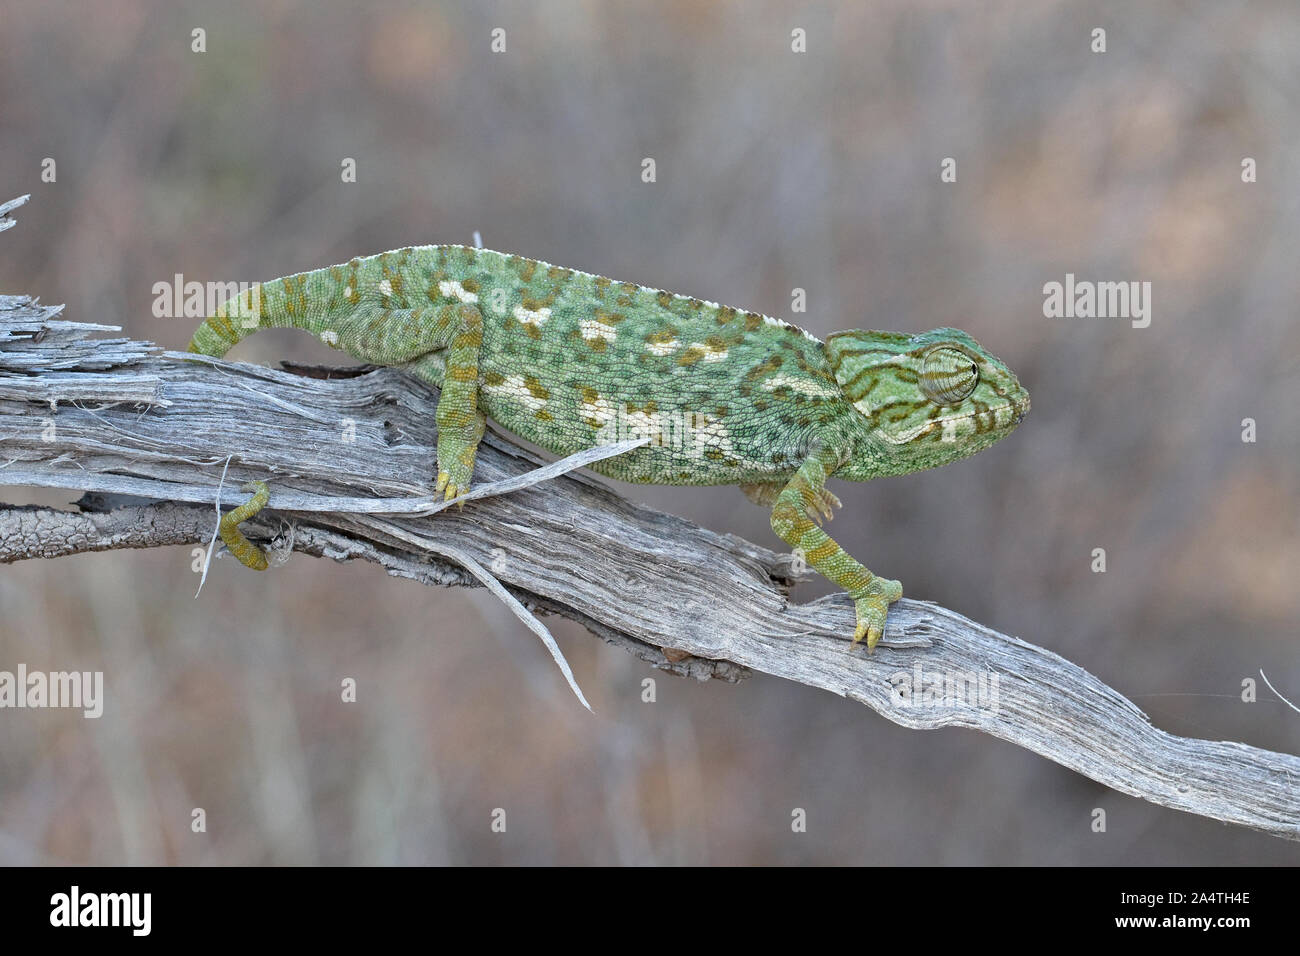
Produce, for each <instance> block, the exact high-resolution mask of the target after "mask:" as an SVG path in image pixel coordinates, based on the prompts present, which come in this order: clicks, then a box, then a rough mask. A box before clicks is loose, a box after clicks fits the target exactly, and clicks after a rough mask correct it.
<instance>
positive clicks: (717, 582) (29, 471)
mask: <svg viewBox="0 0 1300 956" xmlns="http://www.w3.org/2000/svg"><path fill="white" fill-rule="evenodd" d="M59 311H60V310H59V309H58V308H50V307H45V306H41V305H38V304H37V303H34V302H32V301H31V300H30V299H27V298H25V297H2V296H0V484H7V485H24V486H40V487H46V488H62V489H69V490H76V491H81V492H85V493H87V494H86V496H85V497H83V498H82V500H81V502H79V505H80V508H79V510H69V511H61V510H57V509H49V508H33V507H4V506H0V561H6V562H8V561H16V560H20V559H23V558H33V557H43V558H52V557H58V556H60V555H64V554H73V553H78V552H85V551H100V550H111V549H115V548H132V547H134V548H142V547H156V546H160V545H184V544H195V543H198V544H206V543H207V541H208V539H209V538H210V536H211V533H212V528H213V525H214V523H215V512H214V508H213V504H214V501H215V498H216V490H217V484H218V478H219V476H220V474H221V470H222V467H223V465H224V464H225V461H226V458H227V456H229V455H231V454H232V453H233V454H234V456H235V457H234V459H233V461H232V462H231V464H230V469H229V474H228V475H227V478H226V483H225V488H224V491H223V494H222V501H223V504H224V505H227V506H229V505H233V504H235V503H237V502H239V501H242V500H243V498H244V497H245V495H244V494H243V493H241V492H239V491H238V487H239V485H240V484H242V483H243V482H244V481H246V480H249V479H253V478H262V479H265V480H267V481H269V482H270V483H271V487H272V498H271V503H270V507H269V510H268V511H267V512H264V513H263V515H262V516H259V518H258V519H257V520H255V521H254V522H251V523H250V525H251V526H246V527H248V528H249V532H250V535H253V536H255V537H257V536H259V535H260V539H261V541H262V543H263V544H267V543H268V542H269V543H270V544H271V546H272V549H273V550H275V549H276V548H279V549H280V550H282V551H287V550H294V551H300V552H303V553H305V554H310V555H315V556H318V557H328V558H333V559H334V560H338V561H348V560H355V559H364V560H368V561H373V562H375V563H377V564H379V565H381V566H383V567H384V568H385V569H386V570H387V571H388V572H389V573H390V574H393V575H397V576H401V577H406V578H410V579H412V580H415V581H419V582H422V583H425V584H461V585H463V584H473V583H475V582H474V581H473V579H472V578H471V577H470V576H469V575H468V574H466V573H465V572H464V571H463V570H462V569H460V568H458V567H456V566H455V565H453V564H450V563H448V562H446V561H442V560H440V559H438V558H437V557H435V556H432V555H431V554H430V552H429V551H426V550H424V549H423V548H421V547H420V546H418V545H417V544H416V542H425V543H427V545H428V547H429V548H430V549H433V550H437V549H438V548H447V549H454V550H456V551H458V552H460V553H463V554H466V555H469V556H470V557H472V558H473V559H474V560H476V561H477V562H479V563H481V564H483V565H484V566H486V567H489V568H491V569H492V571H493V573H494V574H496V575H497V576H498V578H499V579H500V580H501V581H502V583H504V584H505V586H506V587H507V588H508V589H509V590H510V591H511V593H513V594H514V595H515V596H516V597H518V598H519V599H520V600H521V601H522V602H523V603H524V604H525V605H527V606H529V607H531V608H534V609H538V610H541V611H547V612H552V613H558V614H562V615H564V616H566V617H569V618H571V619H573V620H575V621H579V622H581V623H582V624H583V625H585V626H586V627H587V628H588V629H589V630H591V631H592V632H593V633H594V634H596V635H597V636H599V637H601V638H603V639H605V640H606V641H609V642H611V643H613V644H616V645H618V646H619V647H622V648H624V649H625V650H628V651H629V652H631V653H633V654H635V655H636V656H638V657H639V658H641V659H642V660H644V661H647V662H648V663H650V664H652V665H653V666H655V667H657V668H659V669H661V670H664V671H667V672H670V673H673V674H678V675H682V676H691V677H695V678H699V679H709V678H720V679H724V680H733V681H734V680H739V679H741V678H743V677H745V676H747V675H748V674H749V673H750V672H751V671H762V672H764V673H768V674H773V675H776V676H779V677H783V678H786V679H787V680H792V681H796V682H799V683H802V684H807V685H808V686H811V687H817V688H821V689H823V690H827V691H830V692H831V693H835V694H839V695H841V696H845V697H849V698H851V699H853V700H857V701H860V702H861V703H864V704H866V705H867V706H868V707H870V708H871V709H873V710H875V711H876V712H878V713H879V714H881V715H882V716H884V717H887V718H888V719H890V720H892V721H894V722H896V723H898V724H901V725H903V726H906V727H912V728H917V729H921V728H933V727H945V726H960V727H969V728H973V729H976V730H979V731H982V732H984V733H987V734H991V735H992V736H995V737H998V738H1001V739H1003V740H1007V741H1010V742H1012V743H1014V744H1016V745H1018V746H1021V747H1024V748H1026V749H1028V750H1032V751H1033V752H1035V753H1038V754H1041V755H1042V756H1044V757H1047V758H1049V759H1051V760H1054V761H1056V762H1057V763H1060V764H1062V765H1064V766H1066V767H1070V768H1072V769H1074V770H1076V771H1078V772H1079V773H1082V774H1084V775H1086V776H1088V777H1090V778H1092V779H1093V780H1096V781H1099V782H1101V783H1103V784H1105V785H1107V786H1109V787H1113V788H1114V789H1116V790H1118V791H1121V792H1123V793H1127V794H1131V795H1133V796H1137V797H1141V798H1143V799H1146V800H1150V801H1152V802H1154V803H1158V804H1161V805H1164V806H1167V807H1173V808H1175V809H1179V810H1184V811H1187V812H1189V813H1196V814H1200V815H1202V816H1206V817H1210V818H1213V819H1216V820H1221V821H1225V822H1229V823H1234V824H1238V825H1241V826H1245V827H1251V828H1254V829H1258V830H1263V831H1266V832H1269V833H1272V834H1275V835H1277V836H1282V837H1286V838H1288V839H1300V790H1298V789H1297V785H1296V784H1297V781H1298V780H1300V758H1297V757H1295V756H1293V755H1289V754H1281V753H1273V752H1270V751H1266V750H1261V749H1258V748H1255V747H1250V746H1246V745H1244V744H1238V743H1231V742H1220V741H1209V740H1199V739H1193V738H1186V737H1178V736H1174V735H1172V734H1168V733H1166V732H1164V731H1162V730H1159V729H1158V728H1156V727H1153V726H1152V725H1151V723H1150V721H1149V720H1148V719H1147V717H1146V715H1144V714H1143V713H1142V712H1141V711H1140V710H1139V709H1138V708H1137V707H1136V706H1135V705H1134V704H1133V703H1132V702H1131V701H1129V700H1127V699H1126V698H1125V697H1124V696H1122V695H1121V694H1120V693H1118V692H1117V691H1115V690H1113V689H1112V688H1110V687H1108V686H1107V685H1105V684H1103V683H1102V682H1101V681H1099V680H1098V679H1097V678H1095V677H1093V676H1092V675H1091V674H1089V673H1088V672H1087V671H1085V670H1083V669H1082V668H1080V667H1077V666H1076V665H1074V664H1072V663H1070V662H1069V661H1066V660H1064V659H1062V658H1060V657H1058V656H1057V655H1055V654H1053V653H1051V652H1050V651H1047V650H1044V649H1043V648H1041V647H1037V646H1035V645H1033V644H1030V643H1027V642H1026V641H1023V640H1020V639H1019V638H1016V637H1009V636H1007V635H1004V634H999V633H998V632H996V631H993V630H990V629H989V628H986V627H983V626H981V625H980V624H977V623H975V622H973V621H970V620H967V619H966V618H964V617H962V616H961V615H959V614H956V613H954V612H952V611H949V610H947V609H945V608H942V607H939V606H937V605H934V604H929V603H924V602H919V601H909V600H906V599H905V600H903V601H901V602H899V603H898V604H897V605H895V606H894V607H893V608H892V609H891V611H890V615H889V622H888V627H887V629H886V632H885V637H884V640H883V642H882V644H881V646H880V647H879V648H878V649H877V651H876V653H875V654H874V655H873V656H867V655H866V654H865V653H864V651H863V650H862V648H860V647H859V648H857V649H853V650H851V649H850V646H849V642H848V640H847V637H846V635H848V634H851V633H852V630H853V626H852V624H853V608H852V604H851V602H850V601H849V599H848V598H847V596H845V595H842V594H840V595H833V596H830V597H826V598H823V599H820V600H817V601H813V602H811V603H808V604H802V605H795V604H790V603H789V601H788V599H787V596H788V591H789V587H790V585H791V584H792V582H793V581H794V580H795V578H796V577H797V576H798V573H797V569H796V567H795V565H794V563H793V560H792V558H791V557H790V556H789V555H782V554H777V553H774V552H773V551H771V550H769V549H767V548H764V547H761V546H759V545H756V544H752V543H750V542H748V541H745V540H743V539H741V538H737V537H734V536H730V535H720V534H715V533H713V532H710V531H707V530H705V529H702V528H700V527H697V526H696V525H694V524H692V523H690V522H688V521H685V520H683V519H680V518H677V517H673V516H672V515H666V514H662V513H659V512H656V511H652V510H650V509H647V508H643V507H640V506H637V505H635V504H632V503H630V502H628V501H627V500H625V499H623V498H622V497H620V496H619V495H618V494H616V493H615V492H613V491H612V490H610V489H609V488H607V487H605V486H604V485H602V484H601V483H599V482H598V481H596V480H593V479H591V478H587V477H585V476H582V475H580V474H568V475H563V476H560V477H557V478H554V479H552V480H549V481H546V482H544V483H541V484H537V485H533V486H531V487H527V488H524V489H522V490H519V491H515V492H512V493H510V494H506V495H501V496H499V497H492V498H486V499H482V500H478V501H474V502H471V503H470V504H468V505H466V506H465V507H464V509H463V510H458V509H455V508H453V509H450V510H448V511H444V512H442V513H440V514H437V515H434V516H419V515H418V512H419V511H420V510H422V509H425V508H427V507H428V504H429V501H430V493H431V490H432V489H431V487H430V477H431V475H432V473H433V462H434V448H435V435H436V433H435V425H434V421H433V415H432V411H431V410H432V408H433V404H432V393H431V392H430V391H429V390H428V389H426V388H425V387H424V386H423V385H421V384H420V383H419V382H417V381H415V380H413V379H411V378H408V377H406V376H404V375H402V374H400V373H398V372H395V371H393V370H391V369H376V370H369V371H364V372H363V373H362V374H357V375H346V374H345V375H340V376H336V377H331V378H324V377H319V376H305V375H301V374H293V373H291V372H288V371H282V370H275V369H268V368H261V367H257V366H252V365H246V364H241V363H234V362H225V361H220V360H205V361H204V362H203V363H198V362H193V361H185V360H184V359H185V358H188V356H183V355H182V354H179V353H178V354H173V353H165V352H162V351H160V350H158V349H157V348H156V347H154V346H152V345H150V344H148V343H145V342H137V341H131V340H129V339H126V338H121V337H116V338H114V337H106V338H105V337H98V338H97V337H94V336H95V335H97V334H99V333H103V332H111V331H115V330H114V329H112V328H111V327H106V326H97V325H83V324H78V323H70V322H64V321H60V320H59V319H58V318H57V316H58V313H59ZM349 423H351V425H349ZM353 430H354V432H355V433H354V434H353V433H352V432H353ZM345 439H350V440H345ZM539 464H541V461H540V460H539V459H538V458H537V457H536V456H534V455H532V454H531V453H530V452H528V451H525V450H524V449H522V448H520V447H518V446H516V445H515V444H513V443H512V442H511V441H510V440H508V439H506V438H503V437H502V436H500V435H495V434H491V433H489V435H488V437H487V438H486V439H485V441H484V443H483V446H482V448H481V450H480V452H479V464H478V467H479V469H480V470H479V471H478V472H477V473H476V478H477V480H478V481H482V482H487V481H498V480H503V479H506V478H509V477H511V476H517V475H520V474H522V473H524V472H527V471H529V470H530V469H533V468H536V467H537V466H538V465H539ZM122 496H129V497H126V498H123V497H122ZM105 560H108V559H107V558H106V559H105ZM187 560H188V556H187ZM238 570H240V571H241V573H242V569H238ZM248 573H251V572H248ZM268 573H272V574H274V573H275V570H274V567H273V568H272V570H271V571H270V572H268ZM520 631H521V639H524V638H523V633H522V632H523V628H522V626H521V628H520ZM918 668H920V673H923V674H926V675H939V676H941V677H954V676H958V675H971V676H973V677H976V676H978V677H982V678H984V679H985V680H986V681H987V680H991V678H992V676H993V675H996V676H997V681H998V685H997V686H998V693H997V699H996V706H995V707H994V706H981V705H979V704H977V703H969V702H961V701H951V702H949V703H948V704H947V705H933V706H918V705H916V704H912V705H910V706H909V705H908V704H906V703H905V702H904V701H903V699H902V697H901V695H900V693H899V692H898V687H899V685H900V683H902V682H903V681H904V677H908V678H910V677H912V676H915V675H916V674H917V673H918V670H917V669H918Z"/></svg>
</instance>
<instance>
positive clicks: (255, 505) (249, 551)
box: [217, 481, 271, 571]
mask: <svg viewBox="0 0 1300 956" xmlns="http://www.w3.org/2000/svg"><path fill="white" fill-rule="evenodd" d="M239 490H240V491H251V492H253V497H251V498H249V499H248V500H247V501H245V502H244V503H243V504H242V505H240V506H239V507H237V508H233V509H231V510H230V511H228V512H226V513H225V514H224V515H222V516H221V523H220V524H219V525H217V533H218V534H219V535H220V536H221V540H222V542H223V543H224V544H225V546H226V550H228V551H229V552H230V553H231V554H233V555H234V556H235V557H236V558H237V559H238V560H239V563H240V564H242V565H243V566H244V567H246V568H252V569H253V570H254V571H265V570H266V566H267V565H266V555H265V554H263V553H262V549H261V548H259V547H258V546H257V545H255V544H253V542H251V541H249V540H248V538H246V537H244V532H242V531H240V530H239V526H240V525H241V524H242V523H243V522H245V521H247V520H248V519H249V518H251V517H253V515H255V514H257V513H258V512H259V511H261V510H262V509H263V508H265V507H266V503H267V502H268V501H270V500H271V489H270V488H268V487H267V486H266V482H264V481H250V482H249V483H248V484H246V485H244V486H243V487H242V488H241V489H239Z"/></svg>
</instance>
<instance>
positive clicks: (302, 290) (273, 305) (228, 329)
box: [189, 273, 320, 358]
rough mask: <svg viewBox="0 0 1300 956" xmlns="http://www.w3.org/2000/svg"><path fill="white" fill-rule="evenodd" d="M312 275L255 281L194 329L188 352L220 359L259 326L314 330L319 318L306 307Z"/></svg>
mask: <svg viewBox="0 0 1300 956" xmlns="http://www.w3.org/2000/svg"><path fill="white" fill-rule="evenodd" d="M315 276H316V273H302V274H301V275H297V276H289V277H288V278H286V279H277V280H276V281H275V282H274V283H265V284H264V283H260V282H259V283H254V284H253V285H251V286H250V287H249V288H248V289H247V290H245V291H244V292H241V293H240V294H239V295H237V296H234V297H232V298H230V299H227V300H226V301H225V302H223V303H222V304H221V305H219V306H217V310H216V312H215V313H213V314H212V315H210V316H208V318H206V319H204V320H203V324H202V325H200V326H199V327H198V328H197V329H196V330H195V332H194V337H193V338H191V339H190V345H189V351H191V352H198V353H199V354H201V355H212V356H215V357H217V358H220V357H221V356H223V355H225V354H226V353H227V352H229V351H230V350H231V348H233V347H234V345H235V343H236V342H239V341H240V340H241V339H245V338H247V337H248V336H250V335H252V334H253V333H254V332H256V331H258V330H259V329H271V328H284V327H286V326H287V327H292V328H306V329H311V330H314V329H315V326H316V324H318V321H319V318H320V317H319V316H318V315H316V314H315V310H312V309H308V308H307V292H308V288H307V280H308V279H311V278H314V277H315ZM313 291H314V290H313Z"/></svg>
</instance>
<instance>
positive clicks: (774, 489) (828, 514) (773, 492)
mask: <svg viewBox="0 0 1300 956" xmlns="http://www.w3.org/2000/svg"><path fill="white" fill-rule="evenodd" d="M784 487H785V485H784V484H783V483H782V482H779V481H778V482H753V483H746V484H742V485H741V486H740V490H741V491H743V492H744V493H745V497H746V498H748V499H749V500H750V501H752V502H754V504H756V505H758V506H759V507H763V508H770V507H772V505H774V504H776V499H777V498H779V497H780V496H781V490H782V489H783V488H784ZM809 493H810V494H811V495H812V501H811V502H810V503H805V505H804V513H805V514H806V515H808V517H809V518H810V519H811V520H813V521H815V522H817V523H818V524H821V523H822V519H823V518H824V519H825V520H827V521H830V520H831V519H832V518H834V517H835V509H836V508H839V507H841V502H840V499H839V498H838V497H837V496H836V495H835V493H834V492H833V491H831V490H830V489H828V488H827V487H826V486H825V485H823V486H822V487H820V488H810V489H809Z"/></svg>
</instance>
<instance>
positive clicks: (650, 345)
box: [645, 339, 682, 355]
mask: <svg viewBox="0 0 1300 956" xmlns="http://www.w3.org/2000/svg"><path fill="white" fill-rule="evenodd" d="M681 344H682V343H681V342H678V341H677V340H676V339H669V340H668V341H667V342H647V343H646V347H645V348H646V351H647V352H649V353H650V354H651V355H671V354H672V353H673V352H674V351H676V350H677V347H678V346H679V345H681Z"/></svg>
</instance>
